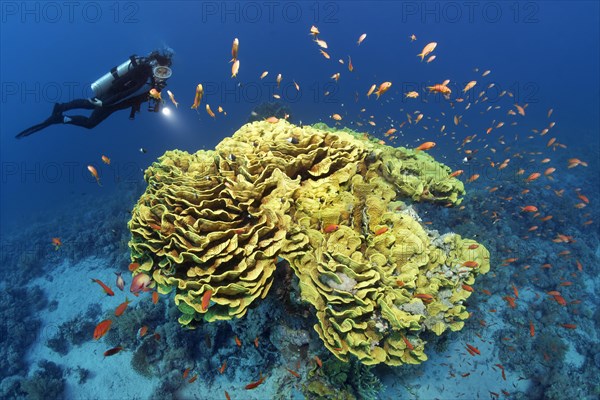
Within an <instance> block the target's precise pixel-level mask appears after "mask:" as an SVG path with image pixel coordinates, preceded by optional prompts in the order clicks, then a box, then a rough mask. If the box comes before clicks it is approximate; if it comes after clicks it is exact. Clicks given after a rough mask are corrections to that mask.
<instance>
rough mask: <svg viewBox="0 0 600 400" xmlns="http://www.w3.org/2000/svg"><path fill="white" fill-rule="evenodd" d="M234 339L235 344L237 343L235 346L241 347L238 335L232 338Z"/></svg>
mask: <svg viewBox="0 0 600 400" xmlns="http://www.w3.org/2000/svg"><path fill="white" fill-rule="evenodd" d="M234 340H235V344H236V345H237V347H242V342H241V341H240V338H239V337H237V336H236V337H235V338H234Z"/></svg>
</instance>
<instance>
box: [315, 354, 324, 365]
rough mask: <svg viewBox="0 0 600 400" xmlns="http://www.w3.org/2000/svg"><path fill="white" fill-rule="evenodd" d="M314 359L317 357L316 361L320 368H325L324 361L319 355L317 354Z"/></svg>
mask: <svg viewBox="0 0 600 400" xmlns="http://www.w3.org/2000/svg"><path fill="white" fill-rule="evenodd" d="M314 359H315V362H316V363H317V365H318V366H319V368H323V361H321V359H320V358H319V356H315V357H314Z"/></svg>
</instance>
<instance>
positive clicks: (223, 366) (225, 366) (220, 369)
mask: <svg viewBox="0 0 600 400" xmlns="http://www.w3.org/2000/svg"><path fill="white" fill-rule="evenodd" d="M225 368H227V360H225V361H223V364H221V368H219V373H220V374H221V375H223V372H225Z"/></svg>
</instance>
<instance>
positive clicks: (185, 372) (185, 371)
mask: <svg viewBox="0 0 600 400" xmlns="http://www.w3.org/2000/svg"><path fill="white" fill-rule="evenodd" d="M189 373H190V369H189V368H186V369H185V370H184V371H183V379H187V377H188V375H189Z"/></svg>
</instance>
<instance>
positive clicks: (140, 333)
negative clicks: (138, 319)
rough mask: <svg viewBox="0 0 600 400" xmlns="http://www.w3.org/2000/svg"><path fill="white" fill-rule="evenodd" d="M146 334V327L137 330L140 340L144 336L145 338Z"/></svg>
mask: <svg viewBox="0 0 600 400" xmlns="http://www.w3.org/2000/svg"><path fill="white" fill-rule="evenodd" d="M147 332H148V327H147V326H146V325H144V326H142V327H141V328H140V329H139V330H138V335H139V337H140V338H143V337H144V336H146V333H147Z"/></svg>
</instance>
